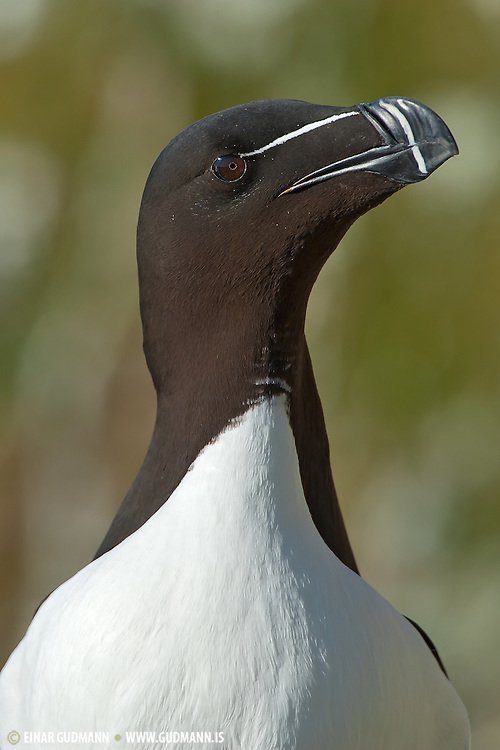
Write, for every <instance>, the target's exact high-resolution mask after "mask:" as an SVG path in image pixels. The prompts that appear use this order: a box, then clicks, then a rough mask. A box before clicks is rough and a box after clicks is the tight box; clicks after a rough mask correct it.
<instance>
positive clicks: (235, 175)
mask: <svg viewBox="0 0 500 750" xmlns="http://www.w3.org/2000/svg"><path fill="white" fill-rule="evenodd" d="M246 171H247V163H246V161H245V159H243V158H242V157H241V156H238V155H237V154H224V156H218V157H217V159H216V160H215V161H214V163H213V164H212V172H213V173H214V175H215V176H216V177H218V178H219V180H223V181H224V182H236V180H240V179H241V178H242V177H243V175H244V174H245V172H246Z"/></svg>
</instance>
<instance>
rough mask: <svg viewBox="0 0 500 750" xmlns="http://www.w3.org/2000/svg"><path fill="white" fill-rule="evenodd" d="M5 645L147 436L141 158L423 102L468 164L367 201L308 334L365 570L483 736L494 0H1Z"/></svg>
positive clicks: (88, 541)
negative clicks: (252, 118) (253, 104)
mask: <svg viewBox="0 0 500 750" xmlns="http://www.w3.org/2000/svg"><path fill="white" fill-rule="evenodd" d="M0 64H1V91H2V95H1V97H0V108H1V117H0V245H1V246H0V278H1V282H0V283H1V293H0V306H1V310H2V314H3V315H2V326H1V382H2V400H1V432H2V438H3V441H2V449H1V455H0V458H1V486H2V500H1V505H0V520H1V531H0V558H1V565H0V589H1V592H0V601H1V606H0V629H1V632H0V663H2V662H3V660H4V658H6V657H7V655H8V653H9V652H10V650H11V649H12V648H13V647H14V645H15V644H16V643H17V641H18V640H19V638H20V637H21V635H22V634H23V632H24V630H25V629H26V627H27V625H28V623H29V621H30V618H31V616H32V613H33V611H34V609H35V607H36V606H37V604H38V603H39V601H40V600H41V599H42V598H43V597H44V596H45V595H46V594H47V593H48V592H49V591H50V590H52V589H53V588H54V587H55V586H56V585H57V584H58V583H60V582H61V581H63V580H64V579H66V578H67V577H69V576H70V575H71V574H72V573H73V572H74V571H76V570H77V569H78V568H80V567H82V566H83V565H84V564H85V563H86V562H87V561H88V560H89V559H90V558H91V557H92V555H93V554H94V552H95V550H96V548H97V546H98V544H99V542H100V541H101V539H102V537H103V535H104V533H105V531H106V529H107V526H108V524H109V523H110V521H111V518H112V516H113V514H114V511H115V509H116V507H117V505H118V503H119V502H120V500H121V499H122V497H123V495H124V493H125V491H126V489H127V487H128V485H129V483H130V482H131V480H132V478H133V477H134V474H135V472H136V470H137V468H138V466H139V465H140V462H141V460H142V457H143V455H144V452H145V449H146V446H147V442H148V439H149V436H150V433H151V429H152V420H153V409H154V401H153V393H152V387H151V384H150V380H149V376H148V374H147V371H146V368H145V364H144V362H143V357H142V351H141V332H140V325H139V316H138V306H137V280H136V267H135V256H134V233H135V224H136V218H137V211H138V206H139V200H140V196H141V192H142V188H143V185H144V181H145V178H146V176H147V173H148V171H149V168H150V165H151V163H152V162H153V160H154V158H155V157H156V155H157V153H158V152H159V151H160V150H161V148H162V147H163V146H164V145H165V143H166V142H167V141H168V140H169V139H170V138H171V137H172V136H174V135H175V134H176V133H177V132H178V131H179V130H180V129H182V128H183V127H185V126H186V125H187V124H188V123H190V122H192V121H194V120H196V119H198V118H200V117H202V116H203V115H206V114H208V113H210V112H213V111H216V110H219V109H222V108H224V107H227V106H231V105H233V104H236V103H240V102H244V101H247V100H250V99H261V98H273V97H280V98H281V97H283V98H296V99H307V100H309V101H315V102H321V103H329V104H345V105H349V104H353V103H355V102H358V101H370V100H373V99H375V98H378V97H380V96H383V95H393V94H403V95H407V96H411V97H416V98H419V99H422V100H423V101H424V102H426V103H427V104H429V105H430V106H432V107H434V108H435V109H436V110H437V111H438V112H439V113H440V114H441V115H443V116H444V118H445V119H446V120H447V122H448V124H449V125H450V127H451V129H452V131H453V132H454V134H455V136H456V138H457V141H458V143H459V145H460V148H461V156H460V157H459V158H458V159H454V160H452V161H451V162H449V163H447V164H446V165H445V166H444V167H442V168H441V169H440V170H439V171H438V172H437V173H436V174H435V175H433V176H432V177H431V178H430V179H429V181H426V182H424V183H422V184H420V185H417V186H414V187H411V188H408V189H406V190H405V191H404V192H403V193H401V194H398V195H397V196H395V197H394V198H392V199H391V200H390V201H388V202H387V203H386V204H384V205H383V206H382V207H380V208H378V209H377V210H375V211H373V212H371V213H370V214H369V215H367V216H366V217H364V218H362V219H361V220H360V221H359V222H358V223H357V224H356V225H355V226H354V227H353V229H352V230H351V231H350V233H349V234H348V236H347V237H346V239H345V240H344V242H343V243H342V245H341V247H340V248H339V250H338V251H337V252H336V253H335V255H334V256H333V257H332V259H331V260H330V261H329V263H328V265H327V267H326V268H325V270H324V272H323V274H322V276H321V278H320V280H319V282H318V284H317V288H316V289H315V292H314V295H313V298H312V300H311V305H310V310H309V319H308V331H309V340H310V345H311V349H312V355H313V361H314V364H315V368H316V373H317V379H318V384H319V388H320V392H321V395H322V398H323V402H324V406H325V411H326V416H327V422H328V427H329V433H330V436H331V447H332V456H333V462H334V473H335V479H336V483H337V487H338V490H339V493H340V497H341V501H342V506H343V509H344V512H345V515H346V520H347V524H348V528H349V530H350V534H351V538H352V541H353V546H354V549H355V552H356V554H357V556H358V560H359V563H360V565H361V569H362V571H363V573H364V575H365V577H366V578H367V579H368V580H369V581H370V582H371V583H372V584H373V585H374V586H375V587H376V588H378V589H379V590H380V591H381V592H383V593H384V594H385V595H386V596H387V597H388V598H389V599H390V600H391V601H392V602H393V603H394V604H395V605H396V606H397V607H398V608H400V609H401V610H402V611H404V612H405V613H406V614H408V615H409V616H411V617H413V618H415V619H416V620H417V621H418V622H419V623H420V624H421V625H423V626H424V627H425V628H426V629H427V630H428V632H429V633H430V634H431V636H432V638H433V639H434V640H435V642H436V644H437V645H438V647H439V649H440V651H441V655H442V656H443V658H444V661H445V663H446V665H447V666H448V669H449V672H450V674H451V677H452V679H453V681H454V682H455V684H456V686H457V687H458V690H459V691H460V693H461V695H462V696H463V698H464V700H465V702H466V704H467V706H468V708H469V711H470V714H471V718H472V722H473V735H474V747H475V750H486V749H488V750H490V749H491V748H494V747H499V746H500V716H499V713H498V676H499V672H498V653H499V651H500V643H499V641H500V596H499V585H498V571H499V562H500V551H499V547H500V545H499V539H500V381H499V375H500V373H499V362H500V304H499V299H500V93H499V72H500V2H498V0H441V1H440V2H436V0H420V2H418V3H409V2H401V0H329V1H327V0H252V2H249V1H247V2H243V1H240V0H198V2H196V1H195V0H168V1H167V0H164V1H163V2H161V0H156V1H155V0H87V1H86V2H85V3H82V2H80V3H76V2H70V1H69V0H0Z"/></svg>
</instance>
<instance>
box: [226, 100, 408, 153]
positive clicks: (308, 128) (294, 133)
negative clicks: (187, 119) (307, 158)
mask: <svg viewBox="0 0 500 750" xmlns="http://www.w3.org/2000/svg"><path fill="white" fill-rule="evenodd" d="M359 114H360V113H359V112H356V111H353V112H341V113H340V114H338V115H332V116H331V117H326V118H325V119H324V120H316V121H315V122H309V123H308V124H307V125H303V126H302V127H301V128H298V129H297V130H292V131H291V132H290V133H285V134H284V135H280V137H279V138H275V140H274V141H271V142H270V143H266V145H265V146H261V148H257V149H255V151H247V153H246V154H238V156H242V157H245V156H257V154H263V153H264V151H269V149H270V148H276V146H281V144H282V143H286V142H287V141H291V140H292V139H293V138H298V137H299V136H301V135H305V134H306V133H310V131H311V130H316V128H322V127H323V126H324V125H330V123H332V122H335V121H336V120H343V119H344V117H353V116H354V115H359ZM403 127H404V126H403Z"/></svg>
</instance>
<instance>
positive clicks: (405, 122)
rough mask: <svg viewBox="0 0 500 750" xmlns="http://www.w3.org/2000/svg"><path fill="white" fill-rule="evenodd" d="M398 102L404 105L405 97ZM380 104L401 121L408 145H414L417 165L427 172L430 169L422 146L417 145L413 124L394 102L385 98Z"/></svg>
mask: <svg viewBox="0 0 500 750" xmlns="http://www.w3.org/2000/svg"><path fill="white" fill-rule="evenodd" d="M398 104H399V105H400V106H401V107H403V106H404V101H403V99H398ZM380 106H381V107H383V108H384V109H385V110H386V111H387V112H389V113H390V114H391V115H393V117H395V118H396V119H397V120H398V121H399V123H400V125H401V127H402V128H403V130H404V132H405V134H406V137H407V138H408V145H409V146H412V150H411V152H412V154H413V156H414V159H415V161H416V163H417V167H418V168H419V170H420V171H421V172H422V174H427V173H428V171H429V170H428V169H427V166H426V164H425V159H424V157H423V156H422V152H421V151H420V148H419V147H418V146H417V142H416V140H415V135H414V133H413V130H412V129H411V125H410V123H409V122H408V120H407V119H406V117H405V116H404V114H403V113H402V112H401V110H400V109H398V107H395V106H394V104H389V102H385V101H384V100H383V99H381V100H380Z"/></svg>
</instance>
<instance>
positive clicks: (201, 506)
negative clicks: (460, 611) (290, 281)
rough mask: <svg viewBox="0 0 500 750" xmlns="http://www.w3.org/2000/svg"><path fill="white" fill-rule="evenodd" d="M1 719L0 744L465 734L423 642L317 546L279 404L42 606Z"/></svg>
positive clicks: (261, 409)
mask: <svg viewBox="0 0 500 750" xmlns="http://www.w3.org/2000/svg"><path fill="white" fill-rule="evenodd" d="M0 717H1V719H0V721H1V730H2V735H3V736H5V733H6V732H7V731H9V730H11V729H16V730H18V731H20V732H22V731H26V730H38V731H44V730H46V731H56V730H82V731H89V730H97V731H101V730H102V731H109V732H111V733H112V735H113V736H114V734H115V733H120V734H123V732H124V731H126V730H136V729H138V730H142V729H145V730H153V731H157V732H159V731H163V730H169V731H173V730H183V729H187V730H213V731H223V732H224V733H225V742H224V747H225V748H228V749H231V750H237V749H239V748H241V749H242V750H294V749H297V750H467V747H468V739H467V738H468V736H469V731H468V721H467V716H466V712H465V709H464V707H463V705H462V703H461V701H460V699H459V698H458V696H457V694H456V692H455V690H454V688H453V687H452V686H451V684H450V683H449V682H448V680H447V679H446V677H445V676H444V675H443V673H442V672H441V670H440V669H439V667H438V665H437V663H436V661H435V659H434V657H433V656H432V654H431V652H430V651H429V649H428V647H427V646H426V644H425V643H424V641H423V640H422V638H421V636H420V635H419V634H418V633H417V631H416V630H415V629H414V628H413V627H412V625H411V624H409V623H408V622H407V621H406V620H405V618H404V617H402V615H401V614H399V613H398V612H397V611H396V610H395V609H393V607H392V606H391V605H390V604H389V603H388V602H387V601H386V600H385V599H383V598H382V597H381V596H380V595H379V594H377V593H376V592H375V591H374V590H373V589H372V588H371V587H370V586H369V585H368V584H367V583H366V582H364V581H363V580H362V579H361V578H360V577H358V576H357V575H356V574H355V573H353V572H352V571H351V570H350V569H348V568H346V567H345V566H344V565H343V564H342V563H341V562H340V561H339V560H338V559H337V558H336V557H335V555H334V554H333V553H332V552H331V551H330V550H329V548H328V547H327V546H326V545H325V544H324V542H323V541H322V539H321V537H320V535H319V533H318V532H317V530H316V528H315V526H314V524H313V522H312V519H311V517H310V514H309V511H308V508H307V504H306V501H305V498H304V493H303V490H302V484H301V480H300V474H299V467H298V459H297V452H296V448H295V442H294V438H293V434H292V431H291V428H290V424H289V419H288V412H287V400H286V397H284V396H279V397H278V396H277V397H274V398H272V399H271V400H268V399H266V400H262V401H261V402H259V403H257V404H256V405H254V406H252V407H250V408H249V409H248V411H247V412H246V413H245V414H244V416H243V417H242V418H240V419H239V420H237V421H235V422H233V423H232V424H231V425H230V426H229V427H228V429H226V431H224V432H223V433H222V434H220V435H219V436H218V437H217V438H216V440H215V441H214V442H212V443H211V444H209V445H208V446H207V447H206V448H205V449H204V450H203V451H202V453H201V454H200V455H199V456H198V458H197V459H196V461H195V462H194V464H193V465H192V467H191V469H190V470H189V471H188V472H187V474H186V475H185V477H184V478H183V480H182V482H181V483H180V485H179V486H178V487H177V489H176V490H175V492H174V493H173V494H172V496H171V497H170V499H169V500H168V502H167V503H165V505H164V506H162V507H161V508H160V509H159V510H158V511H157V512H156V513H155V515H154V516H152V517H151V518H150V519H149V520H148V521H147V522H146V523H145V524H144V526H142V527H141V528H140V529H139V530H138V531H136V532H135V533H134V534H132V535H131V536H130V537H128V538H127V539H126V540H125V541H123V542H122V543H121V544H119V545H118V546H117V547H115V548H114V549H112V550H111V551H109V552H107V553H106V554H105V555H103V556H102V557H100V558H98V559H97V560H95V561H94V562H92V563H90V564H89V565H87V566H86V567H85V568H84V569H83V570H81V571H80V572H78V573H77V574H76V575H75V576H73V578H71V579H70V580H69V581H67V582H66V583H64V584H63V585H62V586H60V587H59V588H58V589H57V590H56V591H55V592H54V593H53V594H52V595H51V596H50V597H49V598H48V599H47V601H46V602H45V603H44V604H43V605H42V607H41V608H40V610H39V612H38V614H37V615H36V617H35V619H34V620H33V622H32V624H31V626H30V628H29V630H28V632H27V634H26V636H25V638H24V640H23V641H22V642H21V643H20V645H19V646H18V648H17V649H16V650H15V651H14V653H13V654H12V656H11V658H10V660H9V662H8V663H7V665H6V667H5V669H4V671H3V673H2V676H1V678H0ZM17 747H19V748H21V747H24V745H23V744H22V742H21V743H20V744H19V745H18V746H17ZM26 747H28V745H26ZM30 747H32V745H31V746H30ZM45 747H49V746H47V745H45ZM54 747H60V745H55V746H54ZM73 747H76V746H73ZM80 747H87V746H86V745H80ZM89 747H91V746H89ZM110 747H113V748H116V747H117V743H116V742H115V741H114V740H113V741H112V742H111V743H110ZM136 747H137V748H141V750H146V749H147V750H152V749H153V748H160V747H162V745H160V744H159V743H156V744H155V743H145V744H141V745H136ZM171 747H176V745H171ZM179 747H181V746H179ZM182 747H183V748H186V745H182ZM196 747H209V746H208V745H196ZM210 747H214V746H213V745H211V746H210Z"/></svg>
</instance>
